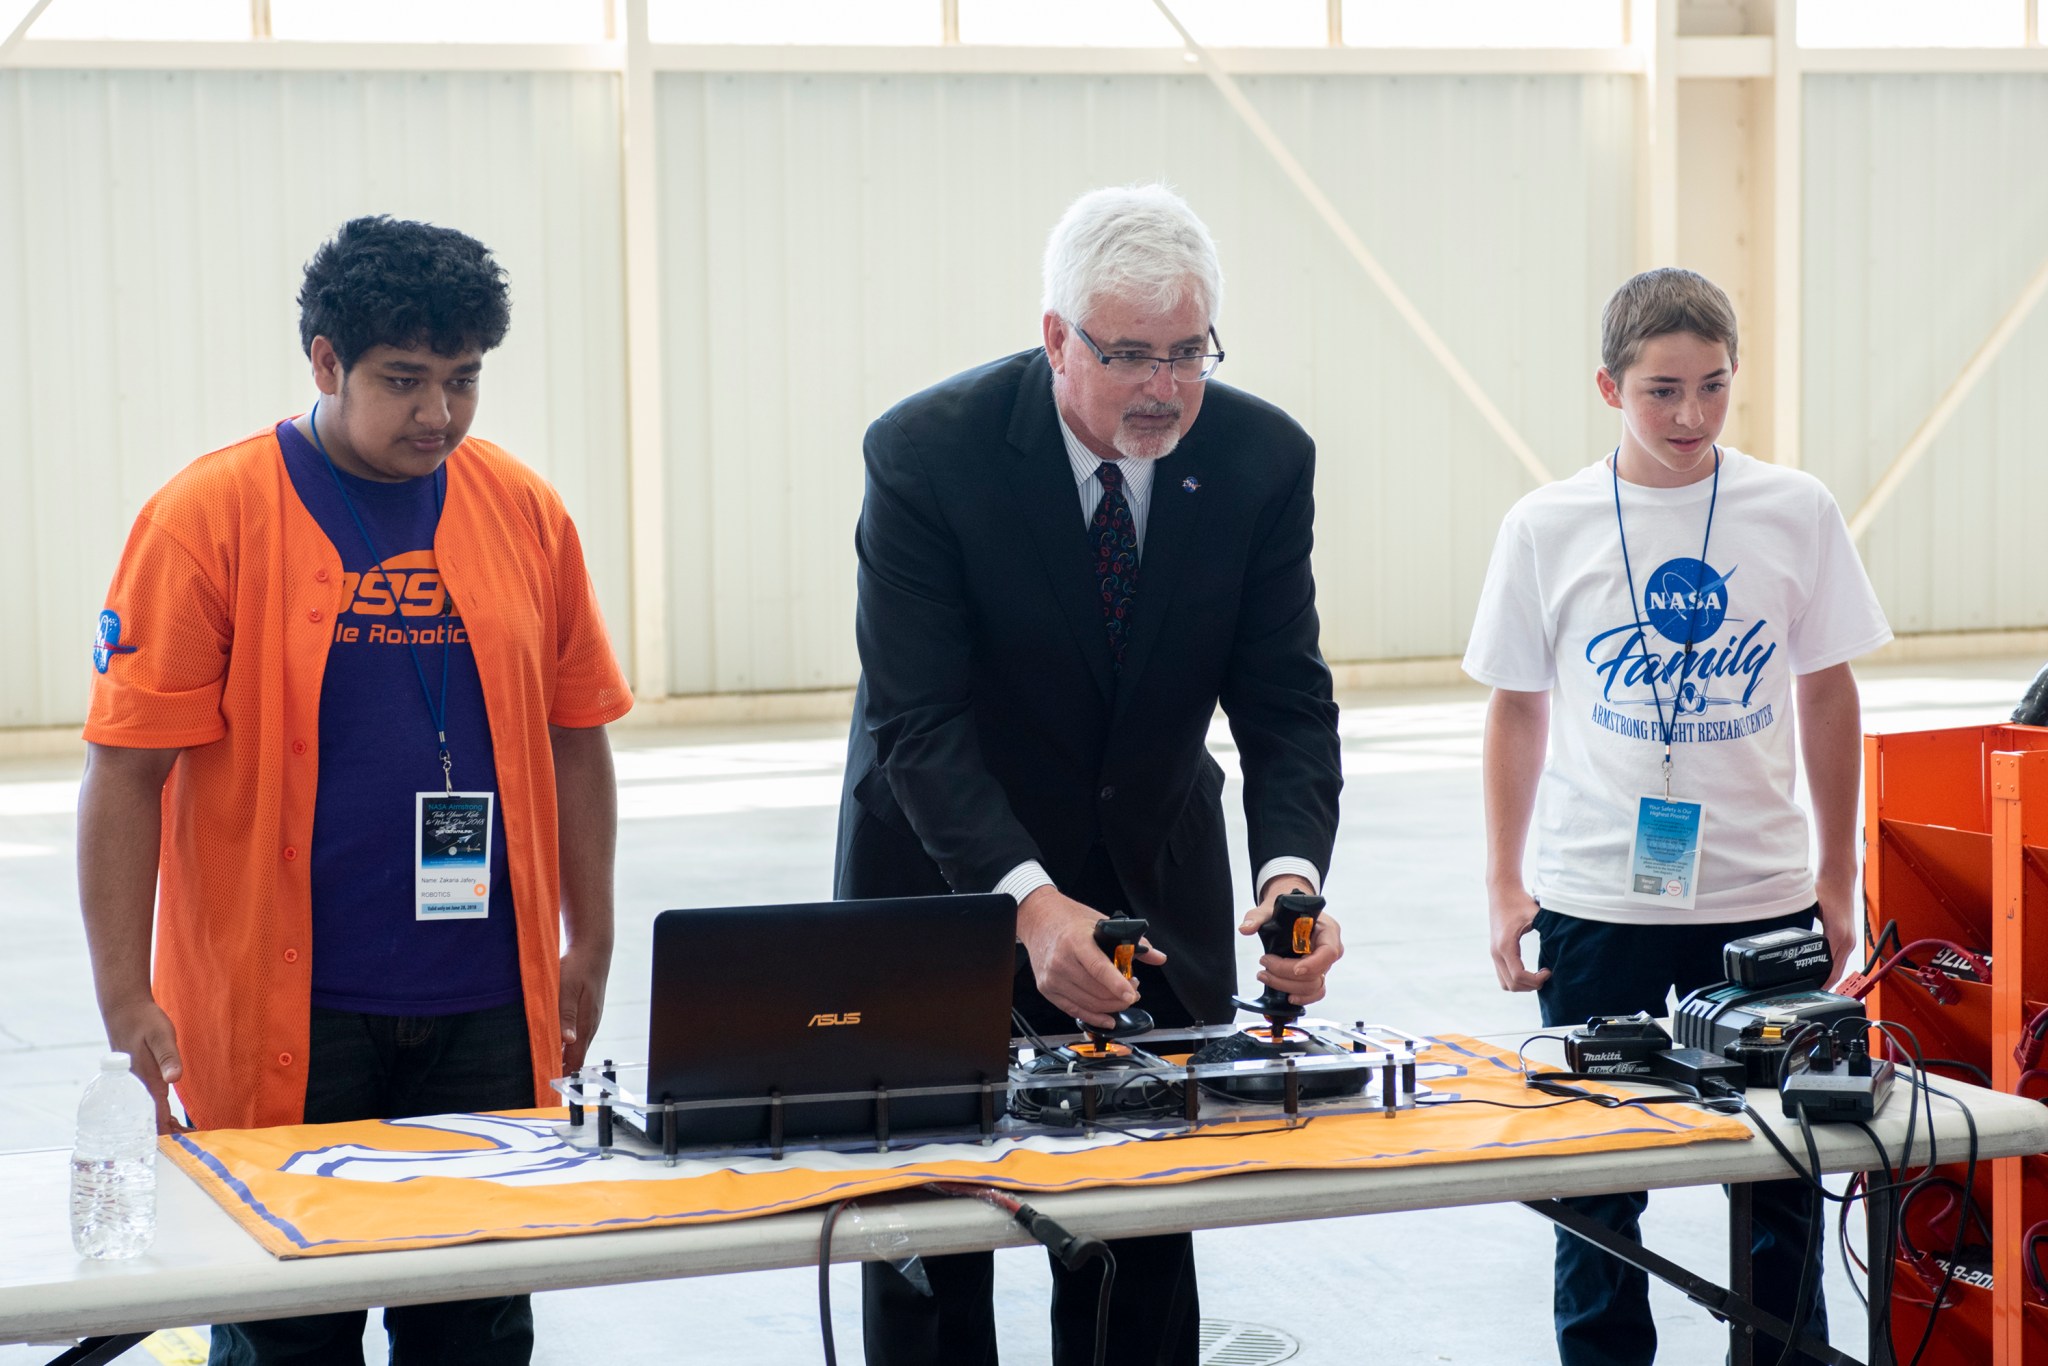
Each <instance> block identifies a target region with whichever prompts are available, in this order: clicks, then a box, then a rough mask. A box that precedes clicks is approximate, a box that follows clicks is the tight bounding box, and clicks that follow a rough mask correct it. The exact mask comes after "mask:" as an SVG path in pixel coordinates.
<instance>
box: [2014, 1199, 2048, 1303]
mask: <svg viewBox="0 0 2048 1366" xmlns="http://www.w3.org/2000/svg"><path fill="white" fill-rule="evenodd" d="M2044 1242H2048V1219H2043V1220H2041V1221H2040V1222H2039V1223H2035V1224H2030V1225H2028V1227H2027V1231H2026V1232H2025V1233H2022V1234H2021V1235H2020V1247H2021V1248H2022V1249H2023V1250H2024V1251H2025V1254H2026V1256H2025V1260H2024V1261H2023V1262H2022V1265H2023V1266H2024V1267H2025V1268H2026V1272H2027V1283H2028V1284H2029V1285H2031V1286H2033V1288H2034V1298H2035V1299H2037V1300H2040V1301H2041V1302H2043V1303H2048V1271H2043V1270H2042V1269H2041V1244H2042V1243H2044Z"/></svg>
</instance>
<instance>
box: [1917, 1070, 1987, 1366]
mask: <svg viewBox="0 0 2048 1366" xmlns="http://www.w3.org/2000/svg"><path fill="white" fill-rule="evenodd" d="M1907 1032H1908V1033H1911V1031H1910V1030H1909V1031H1907ZM1914 1042H1916V1043H1917V1042H1919V1041H1918V1040H1917V1039H1916V1040H1915V1041H1914ZM1921 1089H1922V1090H1924V1091H1926V1092H1927V1093H1928V1101H1927V1137H1928V1142H1929V1151H1930V1154H1931V1152H1932V1147H1933V1139H1934V1100H1933V1097H1935V1096H1940V1097H1941V1098H1942V1099H1943V1100H1946V1101H1947V1102H1949V1104H1951V1105H1953V1106H1955V1107H1956V1108H1957V1109H1958V1110H1961V1111H1962V1112H1963V1122H1964V1123H1965V1124H1966V1125H1968V1126H1969V1130H1970V1155H1969V1157H1968V1158H1967V1159H1966V1160H1965V1161H1964V1164H1963V1203H1962V1208H1961V1209H1960V1210H1958V1211H1957V1213H1956V1237H1955V1242H1954V1244H1953V1245H1952V1246H1951V1247H1950V1250H1949V1261H1948V1266H1947V1267H1946V1268H1944V1270H1943V1275H1942V1278H1941V1288H1940V1289H1938V1290H1937V1291H1935V1293H1934V1307H1933V1308H1931V1309H1929V1310H1928V1311H1927V1326H1926V1327H1925V1328H1923V1329H1922V1330H1921V1332H1920V1345H1919V1346H1918V1347H1916V1348H1914V1349H1913V1359H1912V1361H1910V1362H1908V1363H1907V1366H1920V1358H1921V1356H1922V1355H1923V1354H1924V1353H1925V1352H1926V1351H1927V1344H1928V1342H1930V1341H1931V1340H1932V1339H1933V1336H1934V1319H1935V1316H1936V1315H1938V1314H1939V1313H1941V1309H1942V1305H1943V1304H1944V1303H1945V1302H1946V1300H1947V1298H1948V1289H1949V1286H1950V1285H1952V1284H1954V1282H1955V1278H1956V1269H1957V1268H1958V1267H1960V1266H1961V1265H1962V1257H1963V1240H1964V1239H1965V1238H1966V1237H1968V1236H1969V1229H1970V1216H1971V1214H1972V1213H1973V1212H1975V1210H1976V1199H1977V1117H1976V1116H1975V1115H1973V1114H1971V1113H1970V1107H1969V1106H1967V1105H1965V1104H1963V1103H1962V1102H1961V1101H1960V1100H1957V1099H1956V1098H1955V1097H1954V1096H1952V1095H1950V1094H1949V1093H1948V1092H1946V1091H1944V1090H1942V1089H1941V1088H1940V1087H1938V1086H1930V1085H1928V1084H1927V1083H1926V1082H1925V1081H1924V1080H1923V1081H1922V1082H1921Z"/></svg>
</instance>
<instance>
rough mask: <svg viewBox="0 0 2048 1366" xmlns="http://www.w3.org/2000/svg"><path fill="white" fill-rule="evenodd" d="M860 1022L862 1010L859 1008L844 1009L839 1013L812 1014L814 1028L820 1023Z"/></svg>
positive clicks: (842, 1023)
mask: <svg viewBox="0 0 2048 1366" xmlns="http://www.w3.org/2000/svg"><path fill="white" fill-rule="evenodd" d="M859 1023H860V1012H859V1011H858V1010H847V1011H842V1012H840V1013H839V1014H837V1015H813V1016H811V1028H813V1029H816V1028H817V1027H818V1026H819V1025H850V1024H859Z"/></svg>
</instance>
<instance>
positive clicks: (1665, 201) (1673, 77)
mask: <svg viewBox="0 0 2048 1366" xmlns="http://www.w3.org/2000/svg"><path fill="white" fill-rule="evenodd" d="M1628 21H1629V30H1628V39H1629V46H1630V47H1632V48H1634V49H1635V50H1636V51H1637V52H1638V53H1639V54H1640V55H1641V60H1642V72H1643V78H1642V87H1641V90H1642V102H1641V105H1640V115H1641V116H1640V117H1639V118H1637V120H1636V258H1637V263H1636V268H1637V269H1638V270H1649V269H1651V268H1653V267H1656V266H1669V265H1676V264H1677V262H1678V0H1630V4H1629V8H1628Z"/></svg>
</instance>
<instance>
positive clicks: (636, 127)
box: [619, 0, 668, 701]
mask: <svg viewBox="0 0 2048 1366" xmlns="http://www.w3.org/2000/svg"><path fill="white" fill-rule="evenodd" d="M625 18H626V40H625V45H624V51H625V69H624V72H623V73H622V75H621V79H620V81H619V137H620V141H621V146H620V149H619V192H620V199H621V204H620V214H621V219H622V225H623V229H624V239H625V240H624V252H625V271H624V284H625V291H626V298H625V304H626V487H627V490H628V495H629V498H630V504H629V507H628V511H627V518H628V521H627V526H628V528H629V532H628V534H629V537H630V541H631V557H630V558H629V559H628V561H627V565H628V572H627V577H628V581H629V584H630V588H631V592H630V600H631V602H632V622H633V654H632V660H633V691H634V694H635V695H636V696H637V697H639V698H641V699H642V700H645V701H652V700H654V699H656V698H661V697H666V696H668V543H667V523H668V498H667V493H666V490H667V483H668V480H667V473H668V454H667V449H666V441H665V435H664V432H663V427H662V380H663V375H662V361H661V299H662V295H661V228H660V222H659V216H658V204H659V196H660V190H659V176H660V170H661V166H660V162H659V160H658V159H657V157H656V154H655V145H654V124H655V118H654V66H653V63H652V62H651V61H650V60H649V58H648V50H649V46H650V45H649V43H648V39H647V0H626V13H625Z"/></svg>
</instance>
